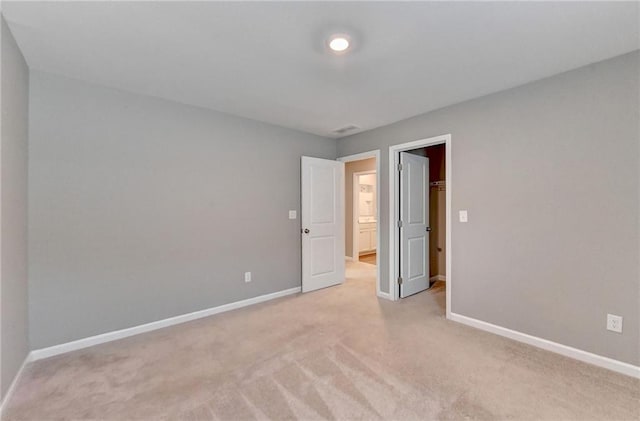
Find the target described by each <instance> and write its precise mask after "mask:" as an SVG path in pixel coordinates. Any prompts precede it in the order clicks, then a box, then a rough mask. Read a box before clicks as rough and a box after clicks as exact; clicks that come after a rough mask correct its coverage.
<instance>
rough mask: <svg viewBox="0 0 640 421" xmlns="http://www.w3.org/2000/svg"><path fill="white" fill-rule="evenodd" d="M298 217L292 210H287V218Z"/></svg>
mask: <svg viewBox="0 0 640 421" xmlns="http://www.w3.org/2000/svg"><path fill="white" fill-rule="evenodd" d="M297 217H298V213H297V212H296V211H294V210H290V211H289V219H296V218H297Z"/></svg>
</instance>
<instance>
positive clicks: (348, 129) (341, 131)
mask: <svg viewBox="0 0 640 421" xmlns="http://www.w3.org/2000/svg"><path fill="white" fill-rule="evenodd" d="M359 128H360V127H358V126H354V125H353V124H350V125H348V126H344V127H342V128H340V129H336V130H334V131H333V133H335V134H345V133H347V132H352V131H354V130H358V129H359Z"/></svg>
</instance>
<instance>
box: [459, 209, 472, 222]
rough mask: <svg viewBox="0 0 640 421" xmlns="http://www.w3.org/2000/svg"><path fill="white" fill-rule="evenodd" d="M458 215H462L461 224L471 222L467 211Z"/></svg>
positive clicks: (462, 211)
mask: <svg viewBox="0 0 640 421" xmlns="http://www.w3.org/2000/svg"><path fill="white" fill-rule="evenodd" d="M458 214H459V215H460V222H467V221H469V216H468V215H467V211H466V210H461V211H460V212H458Z"/></svg>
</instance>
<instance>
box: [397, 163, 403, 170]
mask: <svg viewBox="0 0 640 421" xmlns="http://www.w3.org/2000/svg"><path fill="white" fill-rule="evenodd" d="M398 171H402V163H400V164H398Z"/></svg>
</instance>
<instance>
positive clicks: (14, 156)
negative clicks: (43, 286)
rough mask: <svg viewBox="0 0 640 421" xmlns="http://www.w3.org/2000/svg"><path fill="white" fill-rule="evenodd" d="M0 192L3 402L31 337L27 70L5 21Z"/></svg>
mask: <svg viewBox="0 0 640 421" xmlns="http://www.w3.org/2000/svg"><path fill="white" fill-rule="evenodd" d="M0 26H1V27H2V28H1V29H0V30H1V31H2V51H1V53H2V58H1V60H0V61H1V62H2V89H1V91H2V101H1V102H2V107H1V108H2V123H1V124H0V125H1V126H2V129H1V137H2V144H1V145H0V157H1V160H0V169H1V175H0V179H1V180H2V183H1V186H0V190H1V194H2V200H1V203H2V205H1V209H0V215H1V218H0V219H1V224H0V228H1V231H2V235H1V237H0V250H1V255H2V257H1V262H0V268H1V269H0V297H1V301H0V323H1V325H0V330H1V332H2V334H1V337H0V355H1V358H0V367H1V370H0V371H1V374H0V384H1V385H0V398H1V397H4V394H5V393H6V391H7V389H8V387H9V385H10V384H11V382H12V380H13V378H14V377H15V375H16V374H17V372H18V369H19V368H20V366H21V365H22V362H23V361H24V359H25V357H26V356H27V353H28V351H29V346H28V337H27V324H28V322H27V316H28V311H27V138H28V115H29V113H28V104H29V69H28V67H27V63H26V62H25V61H24V58H23V57H22V53H20V50H19V49H18V46H17V45H16V42H15V40H14V39H13V36H12V35H11V32H10V31H9V27H8V26H7V24H6V22H5V21H4V18H2V17H0Z"/></svg>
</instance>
